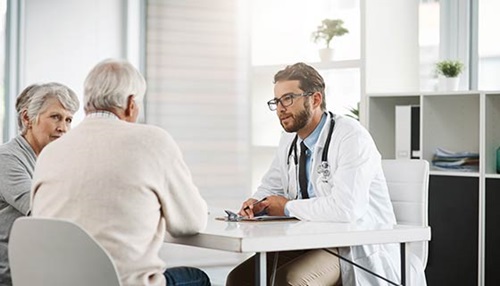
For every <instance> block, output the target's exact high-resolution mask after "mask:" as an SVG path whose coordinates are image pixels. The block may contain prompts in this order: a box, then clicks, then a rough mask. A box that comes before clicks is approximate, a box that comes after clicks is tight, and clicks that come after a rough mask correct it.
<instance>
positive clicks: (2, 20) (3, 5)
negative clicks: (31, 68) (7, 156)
mask: <svg viewBox="0 0 500 286" xmlns="http://www.w3.org/2000/svg"><path fill="white" fill-rule="evenodd" d="M6 16H7V0H0V67H2V68H0V83H1V84H0V126H2V127H3V130H6V126H5V125H6V122H7V120H6V108H7V106H6V105H5V77H4V71H5V68H4V66H5V26H6ZM6 133H7V132H6V131H3V132H0V142H5V141H7V140H8V138H7V137H8V136H6Z"/></svg>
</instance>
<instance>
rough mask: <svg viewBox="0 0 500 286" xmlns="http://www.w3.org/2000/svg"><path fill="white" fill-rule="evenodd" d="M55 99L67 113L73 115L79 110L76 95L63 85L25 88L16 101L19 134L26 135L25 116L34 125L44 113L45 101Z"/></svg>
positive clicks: (45, 84) (38, 85) (43, 84)
mask: <svg viewBox="0 0 500 286" xmlns="http://www.w3.org/2000/svg"><path fill="white" fill-rule="evenodd" d="M51 98H55V99H57V100H58V101H59V103H61V105H62V106H63V107H64V109H66V110H67V111H69V112H71V113H72V114H74V113H75V112H76V111H77V110H78V108H80V102H79V101H78V97H77V96H76V93H75V92H74V91H73V90H72V89H71V88H69V87H67V86H65V85H64V84H60V83H57V82H49V83H42V84H32V85H29V86H27V87H26V88H25V89H24V90H23V91H22V92H21V93H20V94H19V96H18V97H17V99H16V112H17V125H18V127H19V131H20V133H21V134H23V135H24V134H26V131H27V126H26V125H25V124H24V122H23V116H24V114H26V115H27V116H28V118H29V121H30V122H33V123H36V122H37V121H38V118H39V116H40V113H42V112H43V111H45V108H46V104H45V103H46V102H47V100H49V99H51Z"/></svg>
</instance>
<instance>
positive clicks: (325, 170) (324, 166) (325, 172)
mask: <svg viewBox="0 0 500 286" xmlns="http://www.w3.org/2000/svg"><path fill="white" fill-rule="evenodd" d="M318 174H320V175H321V180H322V181H323V182H327V181H328V179H330V175H331V172H330V164H328V162H326V161H323V162H321V164H319V165H318Z"/></svg>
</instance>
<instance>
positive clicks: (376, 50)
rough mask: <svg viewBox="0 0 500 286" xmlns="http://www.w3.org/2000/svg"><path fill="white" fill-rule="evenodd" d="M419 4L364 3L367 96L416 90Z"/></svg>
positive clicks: (410, 0)
mask: <svg viewBox="0 0 500 286" xmlns="http://www.w3.org/2000/svg"><path fill="white" fill-rule="evenodd" d="M418 4H419V1H418V0H405V1H397V0H376V1H373V0H367V1H366V8H365V13H366V22H365V27H366V42H365V44H366V92H367V93H375V92H391V91H398V92H403V91H415V90H418V89H419V44H418V7H419V6H418Z"/></svg>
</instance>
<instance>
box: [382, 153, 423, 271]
mask: <svg viewBox="0 0 500 286" xmlns="http://www.w3.org/2000/svg"><path fill="white" fill-rule="evenodd" d="M382 168H383V170H384V174H385V178H386V181H387V187H388V188H389V195H390V197H391V202H392V206H393V208H394V213H395V215H396V221H397V223H398V224H410V225H419V226H428V225H429V222H428V206H427V205H428V192H429V191H428V190H429V163H428V162H427V161H425V160H404V159H401V160H382ZM428 245H429V244H428V242H427V241H424V242H413V243H411V244H410V251H411V252H413V253H414V254H415V255H416V256H417V257H418V258H419V259H420V261H422V266H423V269H425V266H426V265H427V256H428Z"/></svg>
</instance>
